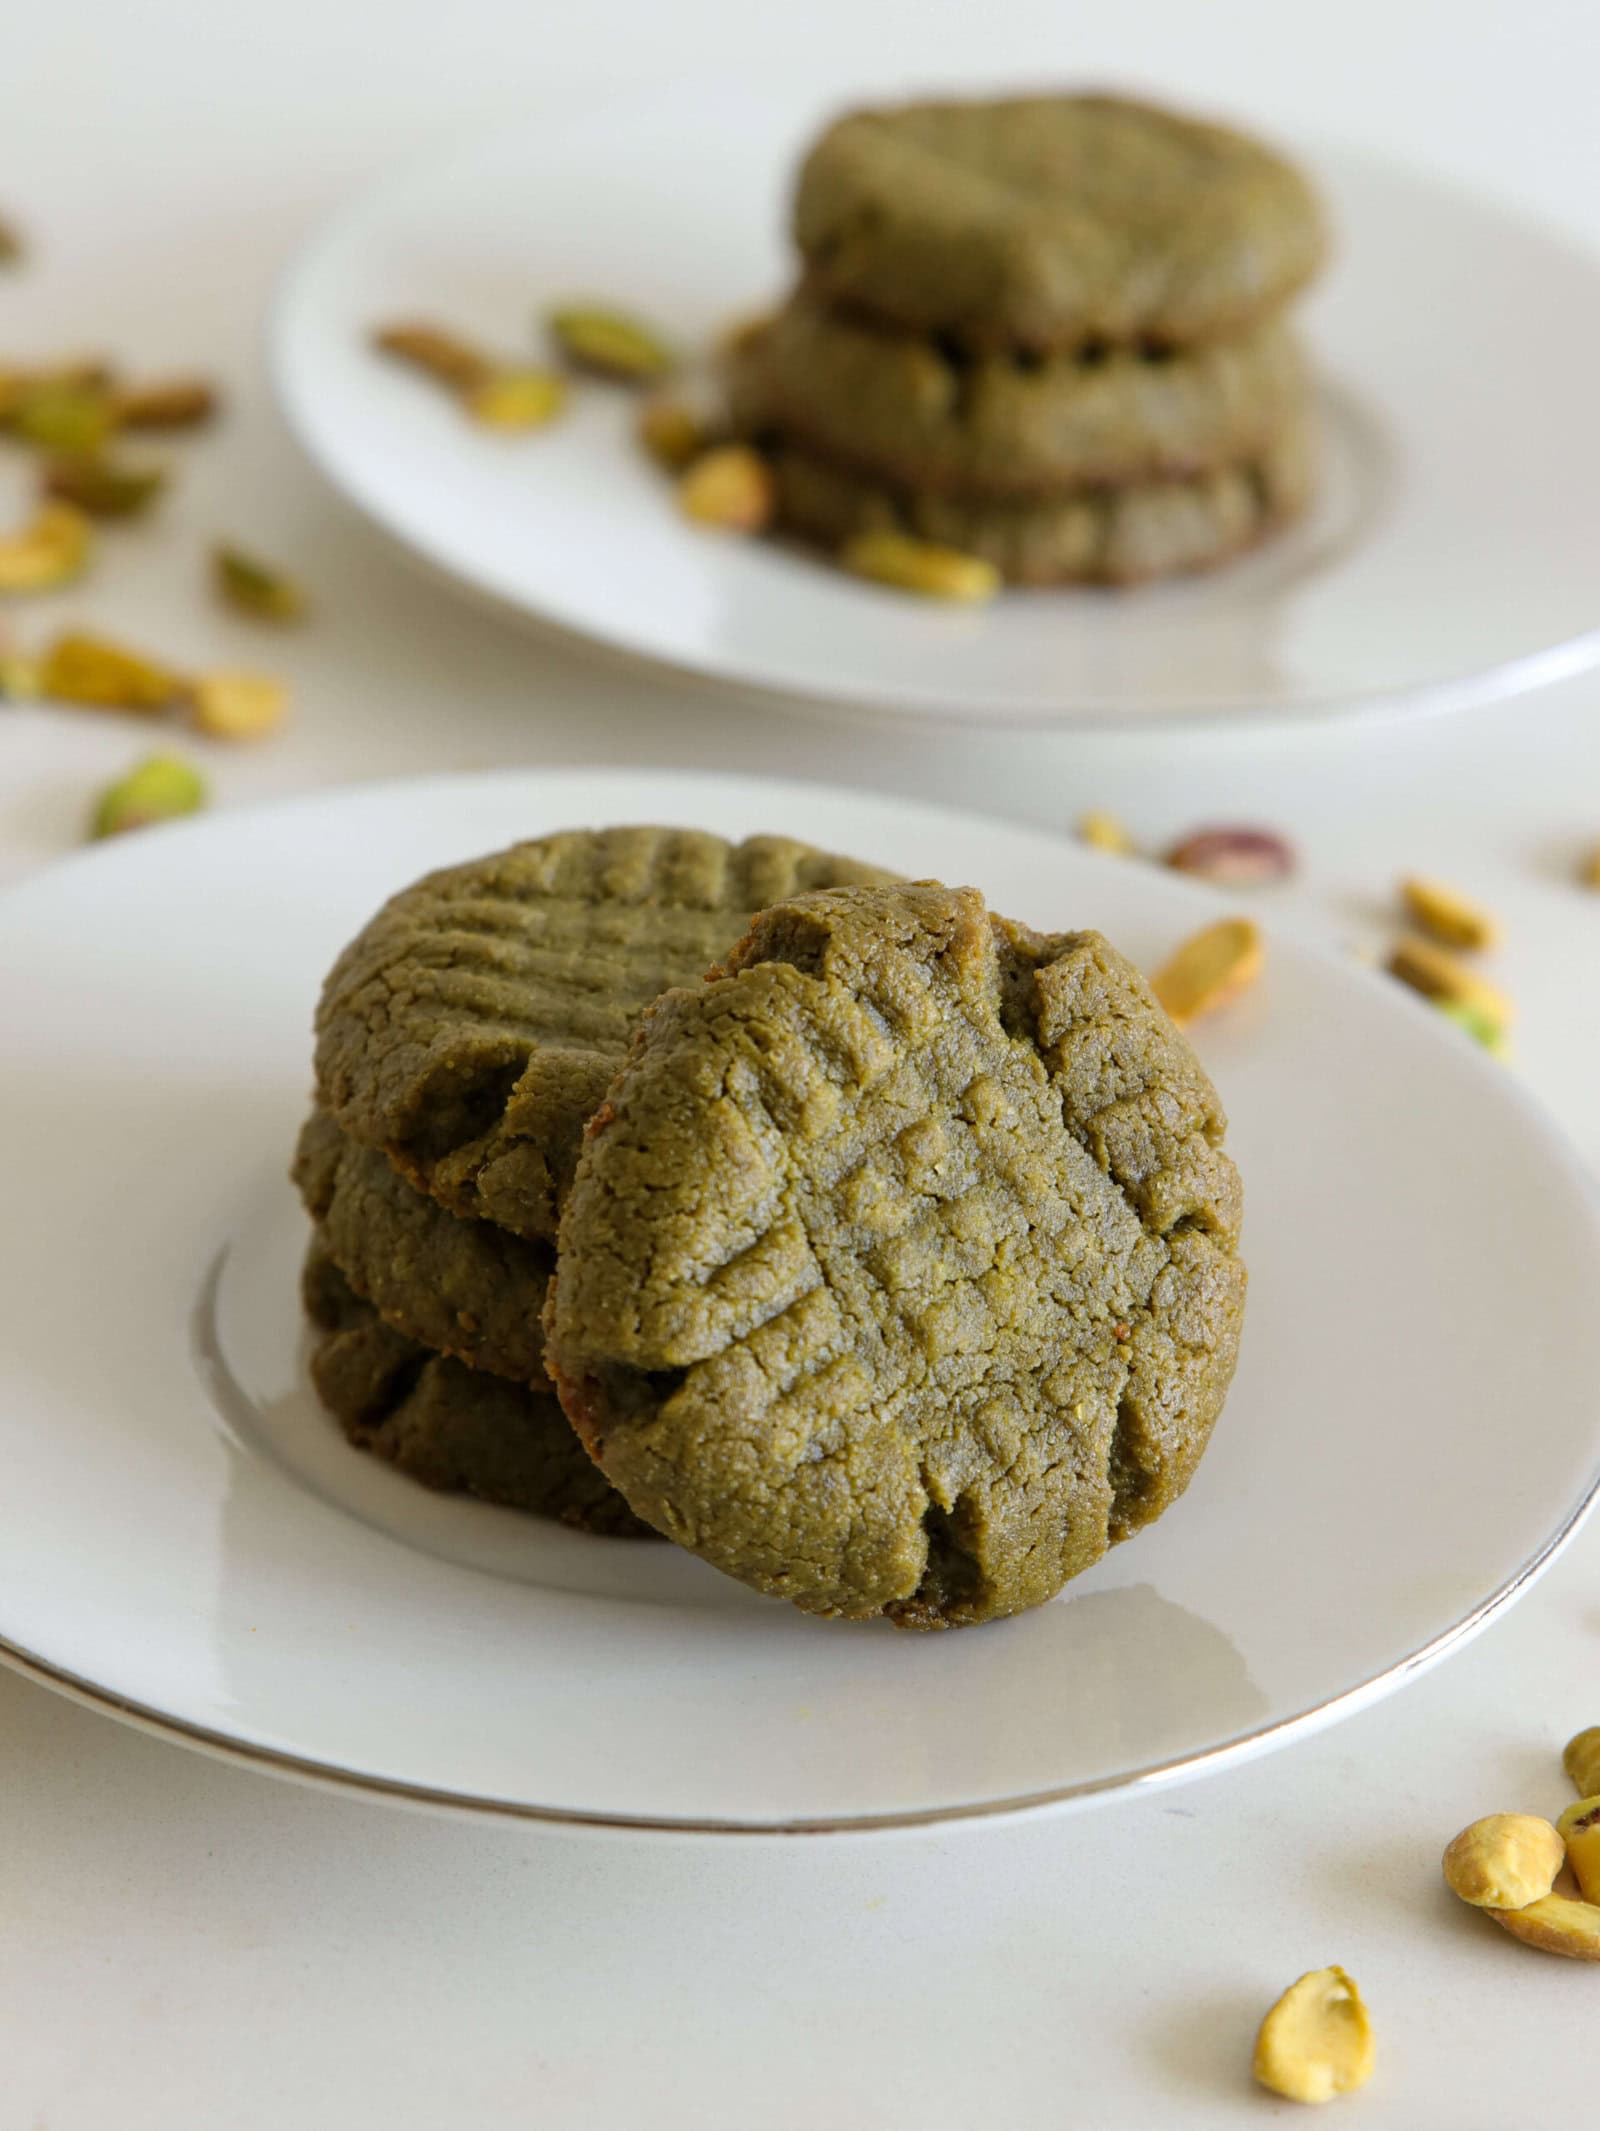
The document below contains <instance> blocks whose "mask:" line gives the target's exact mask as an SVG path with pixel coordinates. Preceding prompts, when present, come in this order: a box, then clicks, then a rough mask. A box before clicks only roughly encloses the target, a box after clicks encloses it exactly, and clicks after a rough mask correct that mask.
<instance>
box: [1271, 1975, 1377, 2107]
mask: <svg viewBox="0 0 1600 2131" xmlns="http://www.w3.org/2000/svg"><path fill="white" fill-rule="evenodd" d="M1373 2058H1374V2046H1373V2039H1372V2022H1371V2019H1370V2018H1369V2016H1368V2013H1367V2008H1366V2006H1365V2005H1364V2004H1363V2002H1362V1998H1361V1993H1360V1991H1359V1990H1357V1988H1356V1986H1355V1984H1354V1982H1353V1981H1352V1980H1351V1978H1350V1977H1349V1976H1348V1975H1346V1973H1345V1971H1344V1970H1343V1969H1342V1968H1337V1967H1335V1968H1316V1969H1313V1970H1312V1971H1311V1972H1310V1973H1309V1974H1308V1975H1303V1976H1301V1977H1300V1978H1299V1980H1298V1981H1297V1982H1294V1983H1291V1984H1290V1986H1289V1988H1288V1989H1287V1990H1286V1991H1285V1992H1284V1994H1283V1996H1282V1997H1281V1998H1280V1999H1279V2000H1278V2002H1277V2004H1276V2005H1274V2006H1273V2008H1272V2010H1271V2011H1270V2012H1269V2013H1268V2014H1267V2017H1266V2018H1265V2019H1264V2020H1263V2021H1262V2023H1261V2028H1260V2032H1259V2033H1258V2034H1257V2036H1256V2048H1255V2058H1254V2061H1253V2064H1252V2067H1251V2069H1252V2070H1253V2072H1254V2073H1255V2076H1256V2079H1257V2080H1258V2081H1259V2082H1260V2084H1261V2085H1262V2086H1264V2087H1266V2088H1268V2089H1269V2091H1270V2092H1272V2093H1274V2094H1282V2095H1283V2096H1284V2097H1285V2098H1286V2099H1287V2100H1289V2101H1308V2102H1318V2101H1332V2100H1333V2098H1334V2096H1335V2095H1337V2094H1351V2093H1354V2091H1355V2089H1356V2088H1357V2087H1361V2086H1365V2084H1366V2083H1367V2081H1368V2080H1369V2079H1370V2078H1371V2077H1372V2066H1373Z"/></svg>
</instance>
